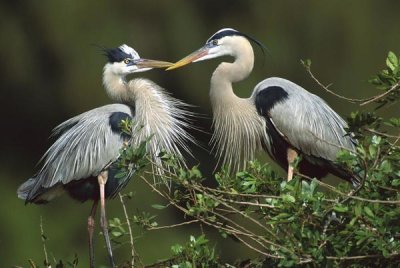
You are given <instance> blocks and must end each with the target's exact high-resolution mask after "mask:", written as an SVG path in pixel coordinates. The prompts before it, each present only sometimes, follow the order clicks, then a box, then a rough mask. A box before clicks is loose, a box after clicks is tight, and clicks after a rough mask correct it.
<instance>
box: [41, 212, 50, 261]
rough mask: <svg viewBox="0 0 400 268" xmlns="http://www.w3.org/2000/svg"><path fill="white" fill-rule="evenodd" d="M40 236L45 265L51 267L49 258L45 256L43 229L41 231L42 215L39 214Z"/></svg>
mask: <svg viewBox="0 0 400 268" xmlns="http://www.w3.org/2000/svg"><path fill="white" fill-rule="evenodd" d="M40 236H41V238H42V244H43V252H44V261H45V265H46V267H48V268H51V265H50V263H49V258H48V257H47V250H46V236H45V235H44V231H43V217H42V216H40Z"/></svg>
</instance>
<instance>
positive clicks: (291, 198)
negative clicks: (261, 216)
mask: <svg viewBox="0 0 400 268" xmlns="http://www.w3.org/2000/svg"><path fill="white" fill-rule="evenodd" d="M282 200H283V201H284V202H287V203H294V202H296V199H295V198H294V196H291V195H288V194H284V195H282Z"/></svg>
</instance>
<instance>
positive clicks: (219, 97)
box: [210, 41, 254, 108]
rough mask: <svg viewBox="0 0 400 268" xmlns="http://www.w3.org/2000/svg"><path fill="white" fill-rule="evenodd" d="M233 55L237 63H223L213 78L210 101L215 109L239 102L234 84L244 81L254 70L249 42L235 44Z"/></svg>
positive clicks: (252, 54)
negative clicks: (218, 106) (234, 90)
mask: <svg viewBox="0 0 400 268" xmlns="http://www.w3.org/2000/svg"><path fill="white" fill-rule="evenodd" d="M232 55H233V56H234V57H235V61H234V62H232V63H229V62H222V63H221V64H220V65H219V66H218V67H217V69H215V71H214V73H213V75H212V77H211V87H210V99H211V104H212V106H213V108H214V107H215V106H217V105H219V104H225V103H226V102H232V101H239V100H240V99H241V98H239V97H238V96H236V94H235V93H234V92H233V88H232V83H235V82H239V81H242V80H244V79H245V78H246V77H248V76H249V74H250V73H251V71H252V70H253V65H254V53H253V48H252V47H251V45H250V43H249V42H247V41H246V42H241V43H238V44H235V47H234V48H233V53H232Z"/></svg>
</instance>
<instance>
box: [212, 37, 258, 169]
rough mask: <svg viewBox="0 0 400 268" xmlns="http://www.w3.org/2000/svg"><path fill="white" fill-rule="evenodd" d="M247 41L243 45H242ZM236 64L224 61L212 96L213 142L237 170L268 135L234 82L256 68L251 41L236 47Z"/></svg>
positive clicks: (225, 161) (250, 102) (222, 158)
mask: <svg viewBox="0 0 400 268" xmlns="http://www.w3.org/2000/svg"><path fill="white" fill-rule="evenodd" d="M243 44H244V45H243ZM234 51H239V52H240V53H236V55H234V56H235V61H234V62H233V63H227V62H223V63H221V64H220V65H219V66H218V67H217V69H216V70H215V72H214V73H213V76H212V78H211V89H210V99H211V105H212V108H213V127H214V132H213V137H212V140H211V143H212V144H213V148H214V149H215V152H216V155H217V157H218V158H219V160H220V161H221V162H222V163H223V164H224V165H226V166H227V167H231V169H232V170H234V171H238V170H240V168H241V167H244V166H245V165H246V162H247V161H248V160H251V159H253V158H254V155H255V153H256V151H257V149H258V148H261V144H262V140H263V137H264V136H265V133H264V131H265V123H264V121H263V120H262V118H261V117H260V116H258V114H257V111H256V107H255V105H254V102H253V100H252V99H251V98H240V97H238V96H236V95H235V93H234V92H233V88H232V83H234V82H238V81H241V80H243V79H245V78H246V77H247V76H248V75H249V74H250V72H251V71H252V69H253V63H254V54H253V50H252V48H251V45H250V44H248V45H247V44H246V43H244V42H243V43H242V47H240V48H236V50H234Z"/></svg>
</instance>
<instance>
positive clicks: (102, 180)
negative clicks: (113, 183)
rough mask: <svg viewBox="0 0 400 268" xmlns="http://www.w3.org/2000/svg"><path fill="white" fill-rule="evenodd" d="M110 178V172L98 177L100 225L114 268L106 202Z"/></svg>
mask: <svg viewBox="0 0 400 268" xmlns="http://www.w3.org/2000/svg"><path fill="white" fill-rule="evenodd" d="M107 178H108V171H102V172H101V173H100V174H99V176H98V177H97V180H98V183H99V186H100V212H101V214H100V225H101V228H102V231H103V236H104V240H105V242H106V247H107V251H108V256H109V258H110V263H111V266H112V267H116V266H115V263H114V257H113V253H112V248H111V242H110V237H109V236H108V223H107V217H106V201H105V193H104V188H105V185H106V182H107Z"/></svg>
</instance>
